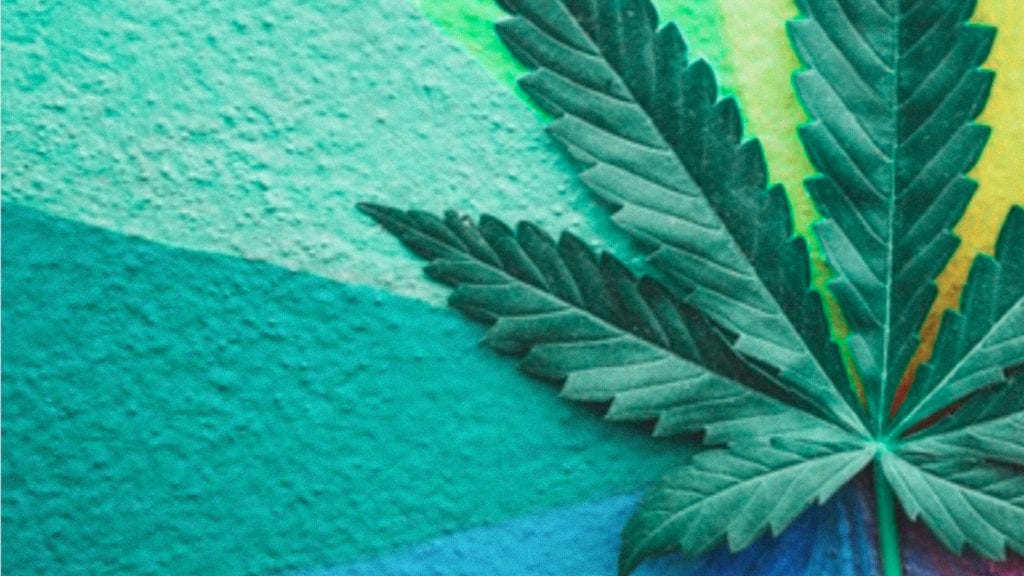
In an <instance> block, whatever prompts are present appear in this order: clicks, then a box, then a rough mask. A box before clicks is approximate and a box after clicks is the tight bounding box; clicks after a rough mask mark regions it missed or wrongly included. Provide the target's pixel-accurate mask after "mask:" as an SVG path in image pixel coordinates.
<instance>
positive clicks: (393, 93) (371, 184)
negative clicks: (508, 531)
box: [3, 0, 621, 303]
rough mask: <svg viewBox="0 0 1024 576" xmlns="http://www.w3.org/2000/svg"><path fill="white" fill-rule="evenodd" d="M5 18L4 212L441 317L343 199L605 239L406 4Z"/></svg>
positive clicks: (54, 10)
mask: <svg viewBox="0 0 1024 576" xmlns="http://www.w3.org/2000/svg"><path fill="white" fill-rule="evenodd" d="M4 10H5V13H4V37H3V60H4V71H3V72H4V73H3V93H4V107H3V177H4V186H3V198H4V200H5V201H12V202H17V203H21V204H24V205H27V206H30V207H32V208H36V209H39V210H44V211H47V212H49V213H52V214H55V215H58V216H62V217H67V218H71V219H75V220H79V221H82V222H86V223H89V224H92V225H96V226H102V227H105V228H108V229H111V230H115V231H118V232H121V233H125V234H129V235H135V236H139V237H142V238H146V239H150V240H154V241H157V242H161V243H165V244H169V245H174V246H180V247H184V248H189V249H194V250H204V251H211V252H218V253H222V254H227V255H231V256H238V257H242V258H246V259H253V260H263V261H267V262H271V263H274V264H277V265H280V266H283V267H285V268H288V269H291V270H302V271H307V272H311V273H314V274H318V275H321V276H325V277H328V278H331V279H334V280H340V281H346V282H358V283H364V284H372V285H374V286H378V287H382V288H385V289H388V290H391V291H394V292H397V293H401V294H406V295H412V296H416V297H418V298H421V299H425V300H428V301H430V302H433V303H440V302H442V301H443V298H444V292H443V291H442V290H440V289H439V288H437V287H436V286H434V285H433V284H431V283H429V282H425V281H423V279H422V274H421V272H420V271H419V269H418V266H416V265H413V264H412V259H411V258H410V256H409V255H408V254H407V253H406V251H405V250H404V249H403V248H401V247H400V246H399V245H398V243H397V242H396V241H395V240H394V239H392V238H390V237H389V236H388V235H386V234H384V233H382V232H381V231H380V230H379V229H378V228H377V227H375V226H372V225H371V223H370V221H369V219H368V218H365V217H363V216H362V215H360V214H358V213H357V212H356V211H355V209H354V204H355V203H356V202H357V201H359V200H374V201H379V202H387V203H393V204H398V205H400V206H402V207H419V208H424V209H430V210H442V209H444V208H448V207H454V208H458V209H462V210H465V211H468V212H471V213H479V212H482V211H489V212H493V213H496V214H500V215H501V216H502V217H503V218H505V219H507V220H510V221H515V220H517V219H525V218H529V219H532V220H535V221H537V222H538V223H540V224H541V226H543V227H544V228H545V229H547V230H549V231H550V232H552V233H557V232H558V231H560V230H561V229H562V228H565V227H569V228H573V229H575V230H576V231H577V232H579V233H581V234H582V235H584V236H585V237H588V238H597V237H602V238H613V240H612V243H613V244H614V243H616V242H617V241H616V240H614V238H616V237H617V236H616V233H615V232H614V231H613V230H611V227H610V225H608V223H607V217H606V216H605V215H604V214H603V211H602V210H601V209H600V208H597V207H595V206H594V205H593V203H592V202H591V201H590V200H589V199H588V198H587V197H586V194H585V192H584V191H583V188H582V186H581V185H579V184H578V183H577V181H576V178H575V175H574V171H573V170H572V168H571V167H570V166H569V165H568V164H567V162H566V161H565V160H564V159H563V157H562V154H561V153H560V152H559V151H558V149H557V147H556V146H555V145H554V144H553V143H552V142H551V141H550V139H549V138H548V137H547V135H545V134H544V133H543V131H542V130H541V129H540V126H539V125H538V123H537V121H536V118H535V116H534V115H533V114H532V113H531V112H530V110H529V108H528V107H527V106H526V105H524V104H523V103H522V101H520V100H519V99H517V98H516V97H515V96H514V95H513V94H512V93H510V92H509V91H508V90H507V89H506V88H505V87H504V86H502V85H501V84H499V83H498V82H495V81H494V79H493V78H492V77H491V76H490V75H489V74H488V73H487V72H486V71H485V70H484V69H483V67H481V66H480V65H479V64H478V63H477V62H476V61H475V60H474V59H473V58H472V57H471V56H470V55H469V54H467V53H466V52H465V51H463V50H461V49H460V48H458V47H457V46H455V45H454V43H452V42H451V41H450V40H448V39H447V38H446V37H445V36H444V35H443V34H441V33H440V32H439V31H438V30H437V28H436V27H435V26H433V25H431V24H430V23H429V22H428V21H427V20H425V19H424V18H423V16H422V15H421V14H420V13H419V12H418V11H416V10H415V9H414V8H413V7H412V6H410V5H408V4H406V3H404V2H401V1H398V0H347V1H343V2H314V3H302V4H296V3H295V2H291V1H290V0H275V1H270V2H263V1H256V0H245V1H236V0H212V1H207V0H203V1H199V0H188V1H184V2H178V1H172V0H145V1H138V0H116V1H110V2H81V1H79V0H73V1H72V0H68V1H63V2H59V1H58V2H42V1H34V0H13V1H11V2H5V3H4ZM595 230H600V231H601V233H600V234H598V233H596V232H595ZM619 237H620V236H619ZM620 238H621V237H620Z"/></svg>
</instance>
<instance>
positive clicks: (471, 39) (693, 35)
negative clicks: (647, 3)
mask: <svg viewBox="0 0 1024 576" xmlns="http://www.w3.org/2000/svg"><path fill="white" fill-rule="evenodd" d="M718 2H719V0H701V1H699V2H694V1H693V0H655V2H654V4H655V6H657V8H658V13H659V15H660V16H661V19H662V21H663V22H669V21H672V22H675V23H676V24H677V25H678V26H679V27H680V29H681V30H682V31H683V34H684V35H685V36H686V42H687V44H688V46H689V47H690V51H691V53H693V54H694V55H696V56H697V57H702V58H704V59H705V60H707V61H708V62H710V63H711V65H712V67H713V68H714V69H715V71H716V73H717V74H718V77H719V79H720V80H721V82H722V85H723V86H725V87H726V89H728V87H729V86H732V68H731V67H730V65H729V64H730V63H729V59H728V44H727V43H726V42H725V41H724V39H723V36H722V32H721V30H722V16H721V14H720V12H719V8H718ZM417 6H418V7H419V9H420V10H422V11H423V13H424V14H426V15H427V17H428V18H430V19H431V20H432V21H433V22H434V23H435V24H437V26H438V27H439V28H440V29H441V30H443V31H444V32H445V33H446V34H448V35H449V36H451V37H452V38H453V39H455V41H457V42H458V43H459V44H461V45H462V46H463V47H464V48H465V49H466V50H468V51H469V52H470V53H471V54H473V55H474V56H475V57H476V58H477V59H478V60H479V61H480V63H481V64H483V65H484V67H485V68H487V70H488V71H490V72H491V74H493V75H494V76H495V77H496V78H497V79H498V80H499V81H501V82H502V83H504V84H505V85H506V86H509V87H510V88H512V89H513V90H514V91H515V92H516V94H518V95H519V97H520V98H523V99H524V100H527V101H529V98H528V97H527V96H526V94H525V93H524V92H523V91H522V90H520V89H519V87H518V86H517V85H516V81H517V80H518V78H519V77H520V76H521V75H522V74H524V73H526V72H527V71H528V70H527V68H526V67H525V66H523V65H522V64H520V63H519V61H518V60H516V59H515V58H514V57H512V55H511V54H510V53H509V52H508V50H506V49H505V46H504V45H503V44H502V43H501V40H499V39H498V37H497V35H496V34H495V33H494V24H495V22H498V21H500V20H502V19H504V18H506V17H507V15H506V14H505V12H504V11H502V10H501V8H499V7H498V3H497V1H496V0H459V1H456V2H453V1H452V0H417ZM538 113H539V114H543V112H540V111H539V110H538Z"/></svg>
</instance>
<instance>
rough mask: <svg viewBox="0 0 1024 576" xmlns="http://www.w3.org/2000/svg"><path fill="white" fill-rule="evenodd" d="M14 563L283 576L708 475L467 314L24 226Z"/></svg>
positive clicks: (7, 397) (11, 281) (11, 465)
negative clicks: (603, 414) (545, 377)
mask: <svg viewBox="0 0 1024 576" xmlns="http://www.w3.org/2000/svg"><path fill="white" fill-rule="evenodd" d="M3 218H4V227H3V245H4V250H5V261H4V317H3V321H4V331H5V333H4V351H3V352H4V355H3V374H4V385H3V408H4V422H3V527H4V538H3V550H2V553H3V568H4V573H9V574H19V575H22V574H90V575H94V574H200V573H208V574H218V575H234V574H266V573H272V572H275V571H281V570H286V569H298V568H307V569H308V568H311V567H315V566H318V565H325V564H326V565H329V564H335V565H336V564H338V563H341V562H346V561H352V560H355V559H358V558H362V557H365V556H368V555H374V554H380V553H383V552H386V551H389V550H391V549H393V548H395V547H397V546H399V545H401V544H404V543H408V542H415V541H418V540H423V539H426V538H429V537H433V536H437V535H439V534H444V533H449V532H452V531H456V530H460V529H464V528H467V527H471V526H478V525H483V524H493V523H497V522H500V521H503V520H505V519H506V518H509V517H515V516H522V515H524V514H528V513H531V512H534V511H537V510H543V509H545V508H550V507H555V506H565V505H569V504H573V503H578V502H580V501H584V500H588V499H600V498H603V497H607V496H609V495H612V494H619V493H623V492H630V491H633V490H636V489H638V488H640V487H642V486H645V485H647V484H649V483H650V482H652V481H653V480H655V479H656V478H657V477H658V476H659V475H660V474H662V473H663V472H664V471H666V470H667V469H668V467H669V466H671V465H673V464H676V463H678V462H680V461H681V459H683V458H685V456H686V454H687V453H688V448H687V447H686V444H683V443H681V441H680V440H679V439H671V440H670V439H666V440H652V439H650V438H649V437H648V434H649V430H647V429H645V428H644V427H639V426H621V425H619V426H616V425H609V424H608V423H606V422H603V421H601V420H600V419H599V411H597V410H592V409H588V408H587V407H584V406H580V405H576V404H570V403H568V402H565V401H562V400H560V399H558V398H557V396H556V393H555V389H554V387H553V386H549V385H545V384H544V383H538V382H537V381H534V380H530V379H528V378H526V377H525V376H522V375H521V374H519V373H518V372H516V370H515V368H514V367H513V366H512V363H510V362H508V361H507V360H505V359H503V358H499V357H498V356H497V355H495V354H493V353H492V352H491V351H489V350H488V349H485V348H483V347H481V346H480V345H479V344H478V340H479V338H480V337H481V335H482V331H481V330H480V329H479V328H478V327H477V326H475V325H472V324H469V323H467V322H465V321H463V320H462V319H461V318H459V317H458V316H456V315H455V314H454V313H451V312H449V311H446V310H438V309H434V308H431V307H429V306H427V305H425V304H423V303H420V302H418V301H414V300H407V299H403V298H399V297H395V296H391V295H388V294H385V293H381V292H377V291H374V290H371V289H367V288H360V287H351V286H345V285H341V284H338V283H335V282H332V281H328V280H325V279H322V278H320V277H316V276H312V275H308V274H296V273H293V272H288V271H286V270H282V269H280V268H277V267H274V266H271V265H267V264H262V263H253V262H246V261H243V260H239V259H234V258H229V257H224V256H215V255H208V254H198V253H194V252H188V251H184V250H180V249H170V248H166V247H163V246H160V245H156V244H152V243H149V242H145V241H141V240H137V239H131V238H127V237H124V236H120V235H116V234H111V233H109V232H105V231H102V230H99V229H96V228H92V227H88V226H84V225H81V224H77V223H72V222H68V221H65V220H60V219H56V218H54V217H52V216H48V215H46V214H44V213H40V212H36V211H32V210H27V209H24V208H16V207H10V206H7V207H5V208H4V214H3Z"/></svg>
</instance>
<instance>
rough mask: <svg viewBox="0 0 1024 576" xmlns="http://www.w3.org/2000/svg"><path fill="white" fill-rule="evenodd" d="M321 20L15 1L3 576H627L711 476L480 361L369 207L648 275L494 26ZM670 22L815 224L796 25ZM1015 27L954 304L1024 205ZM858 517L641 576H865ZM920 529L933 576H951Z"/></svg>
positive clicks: (988, 4) (994, 1) (6, 83)
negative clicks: (532, 99)
mask: <svg viewBox="0 0 1024 576" xmlns="http://www.w3.org/2000/svg"><path fill="white" fill-rule="evenodd" d="M309 4H310V5H307V4H305V3H301V4H300V3H296V2H289V1H285V0H246V1H242V2H240V1H237V0H213V1H211V0H206V1H203V2H199V1H197V0H189V1H175V2H172V1H170V0H132V1H128V0H116V1H107V2H90V1H81V0H79V1H73V2H72V1H66V2H42V1H34V0H10V1H8V2H5V5H4V10H5V14H4V28H3V46H2V59H3V75H2V82H3V86H2V88H3V117H2V122H3V128H2V130H3V141H2V146H3V150H2V152H3V160H2V165H3V232H2V234H3V248H4V262H3V264H4V266H3V288H4V293H3V304H4V307H3V328H4V339H3V366H2V371H3V389H2V394H3V398H2V400H3V502H2V504H3V507H2V516H3V518H2V520H3V529H4V530H3V536H4V537H3V543H2V558H3V573H4V574H157V573H159V574H195V573H216V574H226V575H234V574H238V575H241V574H318V575H319V574H367V575H369V574H396V575H397V574H441V573H443V574H510V575H511V574H552V575H554V574H606V573H611V572H612V571H613V567H614V557H615V553H616V549H617V547H618V541H617V533H618V530H619V528H620V527H621V525H622V524H623V523H624V521H625V518H626V517H627V516H628V514H629V512H630V510H631V509H632V507H633V506H635V502H636V497H637V496H636V495H637V493H638V491H640V490H641V489H642V488H643V487H645V486H646V485H648V484H649V483H651V482H652V481H653V480H654V479H656V478H657V477H658V476H659V475H660V474H662V473H663V472H664V471H665V470H667V469H668V468H669V467H670V466H672V465H674V464H675V463H677V462H679V461H680V460H682V459H685V458H686V456H687V454H689V453H690V451H691V447H690V445H689V444H688V443H687V442H686V441H680V440H678V439H677V440H652V439H650V438H649V437H648V430H647V429H646V428H644V427H642V426H623V425H609V424H606V423H604V422H601V421H600V420H599V415H600V414H599V411H597V410H594V409H590V408H587V407H584V406H579V405H571V404H568V403H565V402H562V401H559V400H558V399H557V397H556V393H557V391H556V390H554V389H553V388H552V387H550V386H549V385H546V384H542V383H538V382H535V381H532V380H529V379H527V378H525V377H524V376H522V375H520V374H519V373H517V372H516V371H515V369H514V367H513V366H512V365H511V364H510V363H509V362H507V361H505V360H504V359H502V358H499V357H497V356H496V355H494V354H493V353H491V352H490V351H488V350H486V349H483V348H481V347H480V346H479V345H478V344H477V341H478V340H479V338H480V336H481V334H482V332H481V330H480V328H479V327H478V326H476V325H474V324H471V323H469V322H467V321H465V320H463V319H462V318H460V317H458V316H456V315H455V314H453V313H451V312H449V311H447V310H445V309H443V307H442V303H443V297H444V295H443V292H442V291H441V290H440V289H438V288H437V287H435V286H433V285H431V284H429V283H428V282H425V281H424V280H423V278H422V275H421V273H420V272H419V269H418V267H417V266H416V265H415V264H414V263H413V260H412V259H411V258H410V257H409V256H408V255H407V254H406V253H405V252H404V251H403V250H402V249H401V248H400V247H399V246H398V245H397V243H396V242H394V241H393V240H392V239H391V238H389V237H388V236H386V235H384V234H382V233H380V232H379V230H377V229H375V228H374V227H373V226H371V225H370V223H369V221H368V219H366V218H364V217H362V216H360V215H359V214H358V213H356V212H355V211H354V209H353V204H354V203H355V202H356V201H358V200H376V201H386V202H391V203H399V204H405V205H410V206H417V207H423V208H428V209H434V210H439V209H442V208H447V207H455V208H458V209H462V210H465V211H468V212H473V213H479V212H493V213H500V214H501V215H502V217H503V218H506V219H509V220H515V219H519V218H530V219H532V220H535V221H537V222H539V223H540V224H541V226H543V227H544V228H546V229H547V230H549V231H552V232H555V231H558V230H560V229H562V228H565V227H568V228H571V229H573V230H574V231H576V232H577V233H578V234H581V235H582V236H584V237H585V238H588V239H591V240H592V241H595V242H596V241H597V239H598V238H601V239H602V243H603V244H604V245H608V246H610V247H611V248H612V249H615V250H618V251H620V252H621V253H623V254H625V255H628V254H629V252H628V245H627V244H626V243H625V241H624V239H623V237H622V235H620V234H618V233H617V232H616V231H615V230H614V229H612V228H611V227H610V225H609V224H608V221H607V218H606V217H605V216H604V215H603V213H602V212H601V211H600V210H599V209H597V208H595V206H594V205H593V203H592V202H590V201H589V200H588V199H587V197H586V195H585V193H584V191H583V189H582V186H581V185H580V184H579V183H578V182H577V181H576V180H575V177H574V175H573V170H572V168H571V167H570V166H569V165H568V164H567V162H566V161H565V160H564V159H563V158H562V155H561V154H560V152H559V151H558V150H557V149H556V147H555V146H554V145H553V144H552V143H551V142H550V141H549V140H548V138H547V137H546V136H545V135H544V133H543V131H542V129H541V124H540V123H539V122H538V119H537V114H536V112H535V111H534V110H532V109H531V108H530V107H529V106H528V105H527V104H526V103H524V102H523V101H522V99H521V98H520V97H519V96H518V95H517V94H516V93H515V91H514V90H512V89H510V84H509V83H510V79H511V78H512V77H513V76H514V73H515V70H516V68H515V67H514V64H513V63H512V62H511V61H510V60H509V59H508V57H507V55H506V54H505V53H504V52H503V51H502V49H501V48H500V46H498V45H497V44H496V43H495V41H494V38H493V35H491V33H490V25H491V23H492V22H493V20H494V18H497V17H498V12H497V11H496V10H495V9H494V8H493V6H491V4H490V3H488V2H484V1H483V0H461V1H460V2H447V1H442V0H422V2H421V4H420V5H418V6H412V5H409V4H406V3H404V2H401V1H399V0H359V1H356V0H351V1H341V2H333V3H309ZM659 4H660V8H661V10H662V12H663V13H664V14H666V15H669V16H670V17H675V18H677V19H678V20H679V21H680V23H681V25H682V27H683V29H684V31H687V33H688V36H689V37H690V39H691V43H692V44H693V45H694V47H695V50H696V51H698V52H700V53H703V54H704V55H706V56H707V57H708V58H709V59H710V60H711V61H712V63H713V64H715V65H716V67H717V68H718V69H719V70H720V71H721V73H722V76H723V78H724V81H725V82H726V84H727V85H728V87H729V90H730V91H731V92H733V93H735V94H737V95H738V96H739V97H741V98H742V99H743V100H742V101H743V103H744V110H745V113H746V115H747V117H748V119H749V121H750V124H751V126H752V128H753V131H754V132H756V133H757V134H758V135H759V136H761V137H763V138H764V140H765V143H766V146H767V150H768V154H769V160H770V161H771V162H772V166H773V170H774V172H773V175H774V176H775V178H776V179H778V180H780V181H783V182H785V183H787V184H788V185H789V187H790V189H791V191H792V194H793V196H794V199H795V201H796V202H797V203H798V206H801V207H800V208H798V211H799V213H800V214H801V216H800V222H801V226H803V227H806V225H807V223H808V222H810V221H811V219H813V213H812V212H811V211H809V209H808V207H807V206H808V205H807V203H806V200H805V199H803V193H802V191H801V190H800V187H799V185H798V184H799V181H800V179H801V178H802V177H803V176H805V175H806V174H807V173H808V172H809V168H807V166H806V162H805V161H804V160H802V158H803V156H802V153H801V152H800V151H799V148H798V145H797V144H796V143H795V139H794V136H793V128H794V126H795V125H796V124H797V123H799V122H800V121H801V118H802V113H801V112H800V111H799V107H798V106H797V105H796V104H795V101H794V100H793V96H792V93H791V90H790V89H789V85H788V74H789V72H790V71H791V70H792V69H793V68H794V67H795V61H794V60H793V58H792V56H791V55H790V52H789V51H788V48H786V47H785V39H784V37H783V33H782V22H783V21H784V20H785V18H787V17H788V16H789V15H790V14H791V12H792V8H791V6H790V5H789V3H788V1H787V0H763V1H762V2H760V6H761V10H762V11H763V13H762V17H760V18H750V17H749V12H750V10H749V4H746V6H748V7H747V8H744V6H745V4H744V2H742V1H741V0H718V1H717V2H710V1H709V2H700V3H684V2H682V1H681V0H662V1H661V2H659ZM1020 11H1021V7H1020V5H1019V4H1015V3H1012V2H999V1H998V0H984V1H983V2H982V4H981V16H982V18H983V19H985V20H989V21H997V22H1001V23H1005V22H1013V21H1018V22H1024V14H1021V12H1020ZM1015 18H1016V19H1015ZM755 26H756V27H757V29H756V30H752V29H751V27H755ZM1021 30H1022V29H1012V28H1010V29H1007V30H1005V31H1004V30H1001V31H1000V39H999V42H998V43H997V49H996V52H995V53H994V55H993V57H992V59H991V60H990V62H991V63H992V64H991V65H992V66H993V67H998V70H999V75H1000V76H999V81H998V83H997V85H996V86H997V87H996V92H995V94H994V96H993V101H992V104H991V105H990V107H989V111H988V112H986V117H985V119H986V121H988V122H989V123H991V124H993V125H995V126H996V127H997V130H996V133H995V137H994V138H993V141H992V144H991V145H990V147H989V151H988V152H987V155H986V158H985V160H984V161H983V164H982V165H980V166H979V168H978V169H977V170H976V173H977V176H978V178H979V179H980V180H981V181H982V192H981V193H980V194H979V197H978V199H977V200H976V202H975V205H974V207H973V208H972V211H971V212H970V214H969V215H968V217H967V218H966V219H965V222H964V224H962V225H961V227H960V229H959V230H960V231H961V233H962V234H964V236H965V239H966V242H965V248H964V250H963V251H962V252H961V254H960V255H958V260H957V263H956V264H955V266H954V267H953V268H952V269H951V272H950V273H949V274H948V275H947V276H946V277H944V282H945V285H946V286H947V288H946V291H945V292H944V294H945V296H944V297H945V298H946V300H947V301H952V300H951V299H952V298H953V297H954V295H955V292H956V286H957V285H958V282H960V281H962V277H963V271H964V270H965V265H964V262H966V261H967V257H968V256H969V255H970V254H971V253H973V252H975V251H977V250H978V249H987V248H990V247H991V242H992V238H993V234H994V232H993V231H994V229H995V225H994V223H995V222H998V221H999V220H1000V219H1001V217H1002V214H1005V211H1006V208H1007V206H1008V205H1009V203H1010V202H1011V201H1013V200H1014V199H1016V200H1017V201H1020V199H1021V195H1020V194H1021V192H1020V187H1019V185H1018V184H1017V183H1016V182H1014V181H1013V175H1014V172H1013V167H1014V166H1013V164H1014V162H1015V161H1019V157H1017V156H1015V155H1016V154H1019V153H1018V152H1017V151H1016V150H1017V149H1015V148H1014V147H1013V146H1014V145H1013V143H1014V142H1017V143H1019V142H1020V141H1024V132H1022V131H1024V128H1022V123H1021V122H1020V118H1022V117H1024V109H1022V108H1024V96H1022V95H1024V78H1022V75H1024V66H1022V65H1021V63H1020V62H1019V61H1016V62H1015V61H1014V60H1013V56H1012V55H1013V54H1020V53H1024V39H1022V35H1021V34H1022V33H1021ZM754 54H757V55H758V57H757V58H754V59H752V58H751V56H752V55H754ZM751 61H754V62H757V63H758V65H756V66H751V65H750V62H751ZM755 94H756V95H757V98H755V97H754V95H755ZM1014 186H1017V187H1016V188H1015V187H1014ZM861 492H862V491H860V490H859V489H858V488H856V487H854V488H852V489H849V490H846V491H844V492H842V493H841V494H840V495H839V496H837V497H836V498H835V499H834V500H833V501H832V502H831V503H830V504H829V505H827V506H826V507H824V508H821V509H816V510H814V511H812V512H811V513H809V514H808V515H806V516H805V517H804V518H802V519H801V520H800V521H799V522H798V523H797V524H796V525H795V526H794V528H793V529H792V530H790V531H789V532H787V535H786V536H784V537H783V538H781V539H778V540H764V541H762V542H760V543H759V544H758V545H757V546H755V547H754V548H753V549H752V550H751V552H749V553H748V554H744V555H739V556H729V555H726V554H725V553H724V552H720V553H717V554H715V555H712V556H711V557H708V558H704V559H699V560H693V561H685V560H683V559H682V558H680V557H678V556H670V557H667V558H665V559H664V560H663V561H660V562H654V563H651V564H650V565H649V566H646V567H645V570H646V571H647V573H648V574H669V573H672V574H678V573H685V574H753V573H757V574H794V573H801V572H802V573H806V574H820V573H835V574H861V573H869V572H871V571H872V570H873V564H874V562H875V560H874V552H873V547H872V545H871V542H872V538H873V536H872V534H871V533H870V525H871V521H870V517H869V516H868V514H869V512H868V507H867V506H866V505H865V503H864V495H863V494H862V493H861ZM907 530H908V534H909V535H910V536H909V539H908V543H907V545H906V546H907V549H908V550H909V552H908V554H909V555H910V556H911V557H913V558H915V560H914V562H917V564H913V565H911V566H908V572H909V573H911V574H931V573H933V569H934V567H935V565H936V563H940V562H947V561H949V559H948V558H946V557H945V556H943V555H942V553H941V552H938V551H937V550H936V549H935V547H934V543H933V542H932V541H930V540H929V539H928V537H927V536H926V535H924V534H923V533H921V532H920V531H916V530H914V529H913V528H911V527H907ZM963 562H965V563H966V564H965V565H964V566H968V567H969V568H964V570H965V572H964V573H970V571H973V570H981V569H982V567H983V566H984V564H983V563H982V562H981V561H979V560H977V559H974V558H968V559H966V560H964V561H963Z"/></svg>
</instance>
